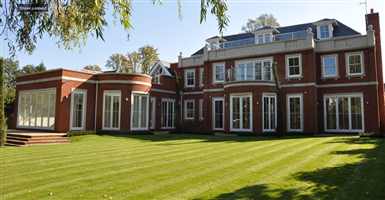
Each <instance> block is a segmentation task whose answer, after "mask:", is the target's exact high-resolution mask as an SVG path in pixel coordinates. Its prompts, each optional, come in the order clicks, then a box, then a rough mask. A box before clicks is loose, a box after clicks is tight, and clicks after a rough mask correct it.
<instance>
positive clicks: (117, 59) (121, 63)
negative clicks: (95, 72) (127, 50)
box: [106, 53, 132, 73]
mask: <svg viewBox="0 0 385 200" xmlns="http://www.w3.org/2000/svg"><path fill="white" fill-rule="evenodd" d="M106 67H107V68H109V69H112V70H113V71H115V72H123V73H130V72H132V65H131V63H130V61H129V59H128V58H127V57H126V56H125V55H123V54H119V53H115V54H112V55H111V56H110V57H109V58H108V60H107V62H106Z"/></svg>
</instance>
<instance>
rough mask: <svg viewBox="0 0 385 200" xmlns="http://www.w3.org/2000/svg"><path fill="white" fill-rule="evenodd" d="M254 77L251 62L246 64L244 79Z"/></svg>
mask: <svg viewBox="0 0 385 200" xmlns="http://www.w3.org/2000/svg"><path fill="white" fill-rule="evenodd" d="M253 79H254V66H253V63H247V64H246V80H253Z"/></svg>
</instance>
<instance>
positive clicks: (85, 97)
mask: <svg viewBox="0 0 385 200" xmlns="http://www.w3.org/2000/svg"><path fill="white" fill-rule="evenodd" d="M76 93H78V94H83V111H82V113H83V116H82V126H81V127H73V110H74V95H73V94H76ZM86 112H87V90H84V89H75V90H73V91H72V92H71V111H70V115H71V117H70V129H71V130H85V126H86V121H87V120H86V116H87V114H86Z"/></svg>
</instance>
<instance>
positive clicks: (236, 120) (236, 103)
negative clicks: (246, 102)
mask: <svg viewBox="0 0 385 200" xmlns="http://www.w3.org/2000/svg"><path fill="white" fill-rule="evenodd" d="M232 103H233V105H232V106H233V108H232V109H233V116H232V117H233V122H232V123H233V128H240V113H239V107H240V102H239V97H233V102H232Z"/></svg>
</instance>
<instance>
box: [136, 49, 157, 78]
mask: <svg viewBox="0 0 385 200" xmlns="http://www.w3.org/2000/svg"><path fill="white" fill-rule="evenodd" d="M136 56H138V57H139V66H138V67H140V71H138V72H141V73H144V74H148V73H150V67H151V66H152V65H153V64H154V63H155V62H156V61H157V60H159V53H158V50H157V49H156V48H154V47H152V46H149V45H147V46H143V47H141V48H139V50H138V52H137V53H136ZM134 69H137V68H134Z"/></svg>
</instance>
